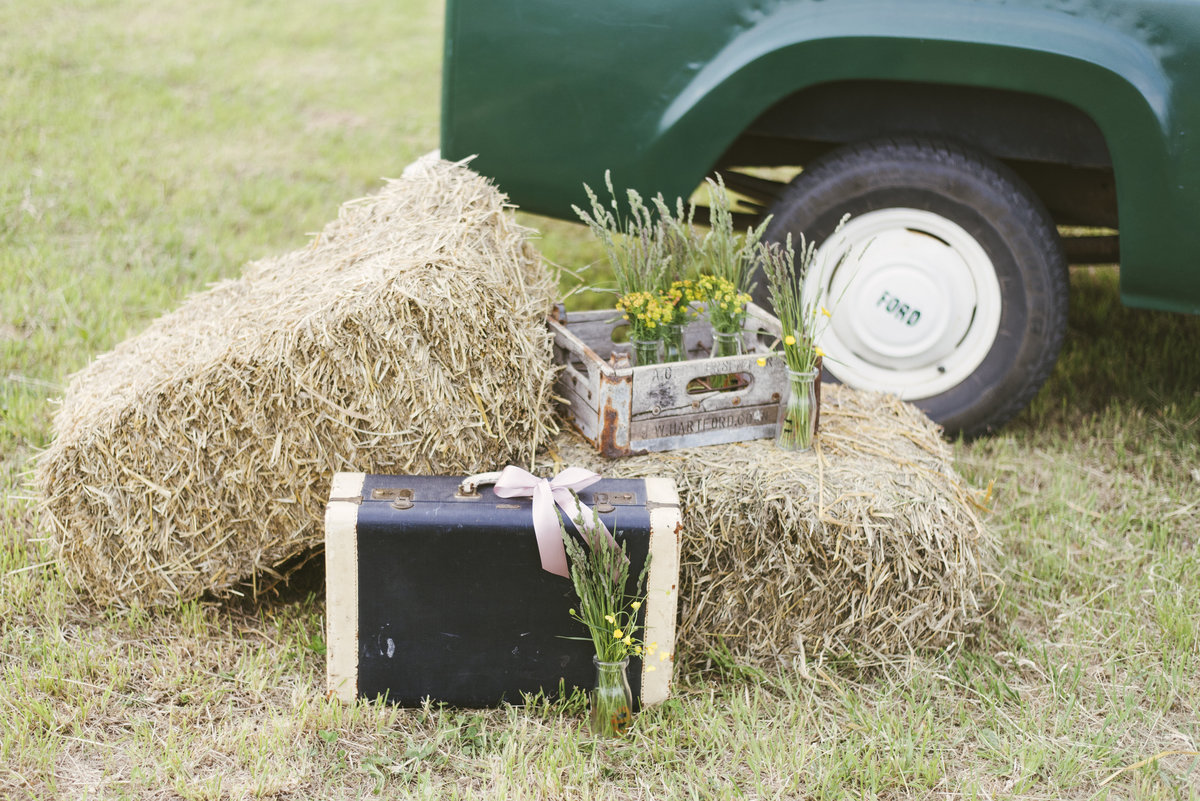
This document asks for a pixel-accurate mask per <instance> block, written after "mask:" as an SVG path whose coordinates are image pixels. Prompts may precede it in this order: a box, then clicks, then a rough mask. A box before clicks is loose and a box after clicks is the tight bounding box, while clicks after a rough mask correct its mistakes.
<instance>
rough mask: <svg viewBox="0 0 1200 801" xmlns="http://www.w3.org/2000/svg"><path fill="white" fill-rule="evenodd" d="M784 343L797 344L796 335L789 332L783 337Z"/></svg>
mask: <svg viewBox="0 0 1200 801" xmlns="http://www.w3.org/2000/svg"><path fill="white" fill-rule="evenodd" d="M783 344H785V345H795V344H796V338H795V337H794V336H792V335H791V334H788V335H787V336H786V337H784V338H783Z"/></svg>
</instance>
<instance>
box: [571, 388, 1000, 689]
mask: <svg viewBox="0 0 1200 801" xmlns="http://www.w3.org/2000/svg"><path fill="white" fill-rule="evenodd" d="M821 398H822V403H821V428H820V434H819V436H818V438H817V442H816V446H815V448H814V449H813V450H812V451H809V452H807V453H799V454H794V453H788V452H785V451H781V450H780V449H778V448H776V447H775V445H774V443H773V442H771V441H770V440H755V441H750V442H739V443H732V444H729V445H714V446H708V447H702V448H689V449H685V450H677V451H672V452H666V453H652V454H647V455H643V456H636V457H631V458H626V459H619V460H605V459H603V458H602V457H600V456H599V455H597V454H596V452H595V450H594V449H592V448H591V446H589V445H588V444H587V443H586V442H585V441H584V440H583V439H582V438H580V437H579V436H578V435H577V434H575V433H573V432H571V431H564V432H563V433H562V434H560V435H559V437H558V438H557V440H556V443H555V446H556V447H555V450H556V454H555V459H556V463H558V464H569V465H579V466H583V467H588V468H590V469H592V470H595V471H596V472H598V473H600V474H601V475H603V476H605V477H610V478H639V477H644V476H651V475H665V476H670V477H672V478H673V479H674V480H675V482H676V484H677V486H678V487H679V492H680V499H681V502H682V504H683V522H684V531H683V533H682V538H683V539H682V547H681V559H680V583H679V592H680V595H679V603H680V609H681V612H680V614H681V620H680V625H679V628H678V633H677V647H678V648H679V649H680V650H681V652H683V653H684V654H686V655H690V656H691V657H702V656H703V655H704V654H705V653H707V652H708V651H709V650H710V649H718V650H719V649H721V648H728V650H729V651H730V652H732V653H733V654H734V655H735V656H737V657H738V658H739V660H742V661H744V662H746V663H749V664H759V665H767V664H777V663H780V662H784V663H794V664H796V665H797V666H799V667H800V668H801V669H805V665H806V661H807V660H824V659H829V658H839V659H843V658H844V659H850V660H851V661H853V662H854V663H856V664H859V665H870V664H878V663H881V662H885V661H892V660H894V659H896V658H897V657H898V656H900V655H903V654H908V653H912V652H915V651H925V650H929V649H940V648H946V647H950V646H952V645H959V644H961V643H962V642H963V641H964V639H966V638H968V637H970V636H971V635H972V633H973V632H974V631H975V630H976V629H977V627H978V625H979V624H980V622H981V620H982V617H983V615H984V613H985V611H986V610H985V605H986V604H987V603H989V600H988V597H989V595H990V594H991V591H992V589H993V584H994V581H993V579H992V576H993V575H994V574H992V573H991V572H990V566H991V564H992V563H993V559H994V556H995V544H994V541H993V539H992V538H991V537H990V536H989V535H988V532H987V531H986V529H985V528H984V526H983V525H982V524H981V521H980V519H979V516H978V515H977V513H976V502H975V500H974V496H973V493H972V491H971V490H970V489H969V488H968V487H966V486H965V485H964V484H963V482H962V480H961V479H960V478H959V477H958V475H957V474H956V473H955V471H954V469H953V467H952V463H951V462H952V460H951V454H950V450H949V447H948V446H947V445H946V443H945V442H944V441H943V440H942V438H941V436H940V430H939V429H938V428H937V426H936V425H934V424H933V423H932V422H931V421H930V420H929V419H928V418H927V417H926V416H925V415H924V414H922V413H921V412H920V411H919V410H918V409H916V408H915V407H913V406H911V405H909V404H906V403H903V402H901V401H899V400H897V399H896V398H895V397H894V396H890V395H884V394H880V393H867V392H856V391H854V390H852V389H849V388H846V387H842V386H840V385H825V386H823V387H822V389H821Z"/></svg>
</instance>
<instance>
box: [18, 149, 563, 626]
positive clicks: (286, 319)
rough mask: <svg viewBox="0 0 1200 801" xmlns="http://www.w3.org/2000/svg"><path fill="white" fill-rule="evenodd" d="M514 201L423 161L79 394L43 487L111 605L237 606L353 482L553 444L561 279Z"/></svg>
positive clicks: (69, 405)
mask: <svg viewBox="0 0 1200 801" xmlns="http://www.w3.org/2000/svg"><path fill="white" fill-rule="evenodd" d="M528 234H529V232H528V231H527V230H525V229H523V228H521V227H519V226H518V225H516V223H515V222H514V220H513V216H512V214H511V209H510V208H508V207H506V205H505V202H504V197H503V195H501V194H500V193H499V192H498V191H497V190H496V189H495V188H494V187H492V186H491V185H490V184H489V183H488V182H487V181H486V180H485V179H483V178H481V177H480V176H478V175H476V174H475V173H473V172H471V171H470V170H469V169H467V168H466V167H465V166H463V165H461V164H451V163H449V162H445V161H439V160H437V159H432V158H426V159H423V160H422V161H420V162H417V163H416V164H414V165H413V166H411V167H410V168H409V169H408V170H406V171H405V174H404V176H403V177H401V178H400V179H399V180H396V181H390V182H388V183H387V184H386V186H385V187H384V189H383V191H382V192H381V193H380V194H379V195H377V196H374V197H368V198H363V199H361V200H357V201H353V202H350V203H347V204H345V205H344V206H343V207H342V209H341V210H340V213H339V215H338V219H337V220H335V221H334V222H332V223H330V224H329V225H328V226H326V228H325V229H324V230H323V231H322V232H321V233H320V234H318V235H317V236H316V237H315V238H314V239H313V241H312V243H311V244H310V246H308V247H306V248H304V249H302V250H297V251H295V252H293V253H289V254H286V255H284V256H280V257H277V258H271V259H266V260H264V261H260V262H257V263H254V264H251V265H249V266H248V268H247V270H246V271H245V274H244V275H243V277H241V278H239V279H237V280H232V281H227V282H224V283H221V284H218V285H216V286H215V287H213V288H212V289H211V290H209V291H207V292H204V293H201V294H198V295H196V296H194V297H192V298H191V299H189V300H188V301H187V302H186V303H185V304H184V305H183V306H182V307H181V308H179V309H178V310H177V311H175V312H174V313H172V314H168V315H166V316H164V317H162V318H160V319H159V320H158V321H156V322H155V323H153V324H152V325H151V326H150V327H149V328H148V329H147V330H146V331H145V332H143V333H142V334H140V335H138V336H136V337H133V338H132V339H130V340H128V341H126V342H124V343H122V344H121V345H119V346H118V347H117V348H116V349H115V350H113V351H112V352H111V353H107V354H105V355H103V356H100V357H99V358H97V359H96V360H95V361H94V362H93V363H92V364H91V365H89V366H88V367H87V368H85V369H84V370H83V371H81V372H80V373H78V374H77V375H76V376H75V377H74V378H73V380H72V381H71V383H70V386H69V389H68V391H67V393H66V398H65V400H64V402H63V405H62V408H61V410H60V411H59V412H58V414H57V416H56V418H55V421H54V440H53V442H52V444H51V445H50V447H49V449H48V450H47V451H46V452H45V453H44V454H43V455H42V457H41V458H40V460H39V463H38V467H37V471H36V483H37V486H38V489H39V491H40V495H41V498H42V507H43V509H44V512H45V514H44V515H43V519H45V520H46V521H48V523H49V526H50V536H51V537H52V540H53V542H54V544H55V546H56V549H57V554H58V557H59V561H60V563H61V565H62V566H63V569H64V571H65V572H66V574H67V575H68V577H69V578H70V579H71V580H72V581H73V583H74V584H76V585H77V586H78V587H80V588H81V589H82V590H84V591H85V592H86V593H87V594H89V595H90V596H91V597H92V598H93V599H94V600H95V601H97V602H98V603H101V604H128V603H131V602H134V601H137V602H139V603H141V604H144V605H153V604H163V603H174V602H176V601H177V600H178V599H181V598H193V597H197V596H199V595H201V594H203V593H206V592H213V593H216V594H218V595H219V594H224V593H227V592H230V591H236V588H237V587H238V586H239V585H242V584H243V583H244V582H246V581H249V580H253V578H254V577H255V576H258V575H260V571H261V573H262V574H265V575H267V576H269V575H271V573H272V572H273V571H274V569H275V568H277V567H278V566H279V565H281V564H282V563H284V562H286V561H287V560H288V559H289V558H291V557H293V556H295V555H297V554H299V553H302V552H304V551H305V550H307V549H309V548H311V547H312V546H315V545H317V544H319V542H320V541H321V536H322V533H321V519H322V509H323V506H324V502H325V500H326V496H327V494H328V487H329V479H330V477H331V476H332V474H333V473H334V472H335V471H339V470H365V471H370V472H387V473H445V474H455V473H471V472H476V471H479V470H482V469H489V470H490V469H492V468H493V467H494V466H495V465H497V464H504V463H507V462H510V461H513V462H519V463H528V462H529V461H530V460H531V459H532V458H533V456H534V453H535V451H536V450H537V449H538V447H539V444H545V443H546V442H547V441H548V439H549V437H550V436H552V435H553V434H554V433H555V424H554V422H553V417H552V416H551V415H550V414H549V411H548V410H549V400H550V397H551V388H552V379H553V368H552V366H551V347H550V343H551V340H550V337H549V335H548V333H547V331H546V328H545V325H544V317H545V314H546V312H547V311H548V309H549V307H550V304H551V303H552V301H553V297H554V292H555V287H554V283H553V280H552V278H551V276H550V275H549V273H548V271H547V270H546V269H545V267H544V265H543V264H542V262H541V260H540V258H539V256H538V254H537V252H536V251H535V250H534V249H533V247H532V246H531V245H530V244H529V242H528Z"/></svg>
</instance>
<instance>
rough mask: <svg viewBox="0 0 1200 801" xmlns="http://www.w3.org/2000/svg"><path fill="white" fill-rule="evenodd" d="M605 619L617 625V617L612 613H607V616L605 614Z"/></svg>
mask: <svg viewBox="0 0 1200 801" xmlns="http://www.w3.org/2000/svg"><path fill="white" fill-rule="evenodd" d="M604 619H605V620H607V621H608V622H609V623H612V624H614V625H615V624H616V622H617V619H616V618H615V617H613V616H612V615H605V616H604Z"/></svg>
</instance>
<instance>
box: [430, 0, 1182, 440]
mask: <svg viewBox="0 0 1200 801" xmlns="http://www.w3.org/2000/svg"><path fill="white" fill-rule="evenodd" d="M441 137H442V138H441V149H442V154H443V156H445V157H447V158H452V159H457V158H465V157H467V156H471V155H477V159H476V160H475V161H474V162H473V166H474V167H475V168H476V169H478V170H479V171H481V172H483V173H484V174H486V175H489V176H491V177H493V178H494V179H496V181H497V183H498V184H499V185H500V187H501V188H502V189H503V190H504V191H505V192H507V193H508V194H509V196H510V197H511V198H512V200H513V201H514V202H515V203H517V204H518V205H519V206H521V207H522V208H524V209H527V210H529V211H533V212H538V213H541V214H546V215H550V216H558V217H564V218H568V219H570V218H572V217H573V215H572V212H571V205H572V204H573V203H575V204H580V205H582V204H583V202H584V195H583V186H582V185H583V183H584V182H587V183H588V184H590V185H592V186H601V185H602V184H603V180H604V172H605V170H611V171H612V174H613V178H614V181H615V183H616V185H617V186H618V187H620V186H628V187H634V188H637V189H638V190H639V191H641V192H642V193H643V194H646V195H653V194H655V193H658V192H662V193H663V194H664V195H665V196H666V197H667V198H674V197H676V196H684V197H686V196H688V195H689V194H690V193H691V192H692V191H693V190H694V189H695V188H696V187H697V185H699V184H700V183H701V182H702V180H703V179H704V177H705V176H707V175H710V174H712V173H713V172H720V173H721V174H722V176H723V177H724V180H725V182H726V184H727V185H729V186H730V187H731V188H732V189H734V190H736V191H737V192H738V194H739V195H740V196H742V197H743V198H745V199H747V200H748V201H749V203H748V205H747V206H746V208H745V210H746V212H747V215H748V216H747V218H746V219H747V221H749V220H750V219H752V217H753V216H755V215H766V214H769V215H771V216H772V221H771V223H770V225H769V228H768V236H769V237H770V238H774V239H783V238H784V237H785V236H786V235H787V234H789V233H791V234H793V235H798V234H801V233H803V234H804V235H805V236H806V237H808V238H809V240H811V241H815V242H818V243H820V250H819V259H818V264H817V267H816V268H815V269H814V270H813V271H812V273H811V274H810V276H809V287H808V289H809V291H813V292H817V291H823V292H824V293H826V294H825V297H827V298H833V299H836V302H837V306H836V308H835V309H834V315H833V318H832V320H831V324H830V326H829V327H828V329H827V330H826V331H825V333H824V335H823V341H822V345H823V347H824V349H825V351H826V352H827V353H828V354H829V356H828V358H827V361H826V364H827V372H828V373H829V374H830V375H831V377H832V378H835V379H837V380H840V381H843V382H845V383H847V384H850V385H852V386H856V387H862V388H870V389H878V390H886V391H891V392H895V393H897V394H899V395H900V396H901V397H903V398H905V399H907V400H911V401H912V402H914V403H916V404H917V405H919V406H921V407H922V408H923V409H925V410H926V411H927V412H928V413H929V415H930V416H931V417H933V419H935V420H937V421H938V422H940V423H942V424H943V425H944V426H945V427H946V430H947V431H948V432H950V433H962V434H964V435H967V436H972V435H976V434H980V433H983V432H986V431H990V430H992V429H994V428H995V427H997V426H999V425H1000V424H1002V423H1003V422H1004V421H1006V420H1007V419H1009V418H1010V417H1012V416H1013V415H1014V414H1016V413H1017V412H1018V411H1020V409H1021V408H1023V407H1024V406H1025V404H1027V403H1028V402H1029V400H1030V399H1031V398H1032V397H1033V395H1034V394H1035V393H1036V392H1037V390H1038V388H1039V387H1040V386H1041V384H1042V382H1043V381H1044V380H1045V379H1046V377H1047V375H1049V373H1050V371H1051V369H1052V368H1053V366H1054V362H1055V359H1056V358H1057V354H1058V350H1059V346H1060V344H1061V342H1062V338H1063V333H1064V329H1065V326H1066V309H1067V302H1066V301H1067V298H1066V296H1067V292H1068V282H1067V273H1066V266H1067V264H1068V263H1079V264H1086V263H1093V264H1094V263H1113V262H1118V261H1119V263H1120V265H1121V272H1120V276H1121V297H1122V300H1123V301H1124V302H1125V303H1126V304H1129V305H1132V306H1140V307H1147V308H1152V309H1161V310H1170V311H1179V312H1190V313H1198V312H1200V264H1198V263H1197V259H1196V255H1195V252H1196V250H1197V249H1200V0H1144V1H1143V0H1007V1H1005V0H687V2H682V1H680V0H604V2H590V3H589V2H569V3H568V2H561V0H558V2H553V1H552V0H447V6H446V41H445V59H444V74H443V97H442V134H441ZM781 176H782V178H781ZM791 176H794V177H791ZM789 177H790V180H785V179H786V178H789ZM846 214H849V215H850V218H849V222H848V223H847V224H846V225H845V226H844V227H842V228H841V229H838V227H837V224H838V221H839V220H840V219H841V218H842V217H843V215H846ZM1118 231H1119V235H1118ZM847 251H849V252H851V253H852V254H853V258H851V259H845V260H842V259H840V258H839V254H842V253H845V252H847ZM839 264H840V265H841V266H840V267H837V266H836V265H839ZM760 291H761V288H760Z"/></svg>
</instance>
